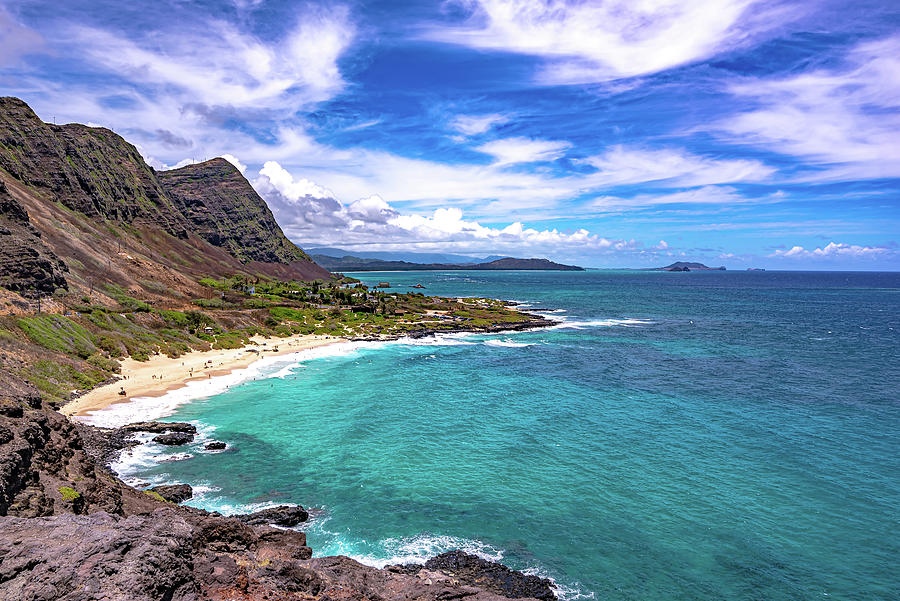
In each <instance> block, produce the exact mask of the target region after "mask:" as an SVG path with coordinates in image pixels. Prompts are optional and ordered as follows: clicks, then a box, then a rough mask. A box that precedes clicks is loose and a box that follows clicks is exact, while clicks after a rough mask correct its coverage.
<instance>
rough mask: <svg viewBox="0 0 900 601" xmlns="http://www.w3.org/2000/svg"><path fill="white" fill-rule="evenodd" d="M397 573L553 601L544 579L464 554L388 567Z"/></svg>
mask: <svg viewBox="0 0 900 601" xmlns="http://www.w3.org/2000/svg"><path fill="white" fill-rule="evenodd" d="M387 569H388V570H390V571H392V572H396V573H405V574H419V573H421V572H422V571H423V570H424V571H425V574H423V575H427V573H428V572H439V573H441V574H444V575H446V576H449V577H452V578H454V579H456V580H458V581H459V582H460V583H461V584H468V585H472V586H478V587H480V588H483V589H485V590H488V591H491V592H493V593H496V594H498V595H502V596H504V597H510V598H512V599H518V598H520V597H534V598H535V599H541V601H556V594H555V593H554V592H553V589H552V588H551V585H552V583H551V582H550V580H548V579H546V578H539V577H537V576H533V575H530V574H523V573H522V572H519V571H516V570H511V569H509V568H508V567H506V566H505V565H503V564H499V563H496V562H494V561H488V560H486V559H482V558H480V557H478V556H476V555H471V554H469V553H465V552H463V551H449V552H447V553H441V554H440V555H438V556H436V557H432V558H431V559H429V560H428V561H426V562H425V565H424V566H422V565H416V564H408V565H400V566H388V567H387Z"/></svg>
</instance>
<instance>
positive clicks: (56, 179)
mask: <svg viewBox="0 0 900 601" xmlns="http://www.w3.org/2000/svg"><path fill="white" fill-rule="evenodd" d="M0 167H2V168H3V169H4V170H5V171H6V172H7V173H9V174H10V175H11V176H12V177H14V178H15V179H17V180H19V181H20V182H22V183H24V184H27V185H29V186H31V187H33V188H34V189H35V190H37V191H38V192H39V193H43V195H44V197H45V198H46V199H47V200H48V201H50V202H59V203H61V204H63V205H64V206H66V207H68V208H70V209H72V210H74V211H78V212H80V213H83V214H85V215H87V216H88V217H91V218H100V219H107V220H111V221H121V222H126V223H130V224H134V225H138V224H145V225H152V226H157V227H160V228H162V229H164V230H165V231H167V232H169V233H171V234H174V235H176V236H178V237H181V238H183V237H185V236H187V231H188V226H187V223H186V221H185V219H184V216H183V215H181V213H180V212H179V211H178V210H177V209H176V208H175V206H174V204H173V203H172V201H171V200H170V199H169V198H168V196H167V195H166V193H165V192H164V191H163V189H162V187H161V186H160V183H159V181H158V180H157V178H156V174H155V173H154V171H153V169H151V168H150V167H149V166H148V165H147V164H146V163H145V162H144V159H143V158H141V155H140V153H138V151H137V149H136V148H135V147H134V146H132V145H131V144H129V143H128V142H126V141H125V140H124V139H122V137H121V136H118V135H117V134H115V133H113V132H112V131H110V130H108V129H104V128H100V127H87V126H85V125H79V124H70V125H51V124H49V123H44V122H43V121H41V120H40V118H38V116H37V115H35V114H34V111H32V110H31V108H30V107H29V106H28V105H27V104H25V103H24V102H22V101H21V100H19V99H18V98H0Z"/></svg>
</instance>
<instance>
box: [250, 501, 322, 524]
mask: <svg viewBox="0 0 900 601" xmlns="http://www.w3.org/2000/svg"><path fill="white" fill-rule="evenodd" d="M235 517H237V519H239V520H241V521H242V522H244V523H245V524H250V525H255V526H265V525H268V524H272V525H275V526H284V527H286V528H291V527H293V526H296V525H297V524H299V523H301V522H305V521H306V520H308V519H309V512H307V511H306V510H305V509H303V508H302V507H300V506H299V505H280V506H278V507H269V508H267V509H263V510H261V511H256V512H254V513H248V514H245V515H238V516H235Z"/></svg>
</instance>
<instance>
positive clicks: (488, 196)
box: [0, 0, 900, 270]
mask: <svg viewBox="0 0 900 601" xmlns="http://www.w3.org/2000/svg"><path fill="white" fill-rule="evenodd" d="M0 94H3V95H14V96H19V97H21V98H23V99H24V100H25V101H27V102H28V103H29V104H31V106H32V107H33V108H34V109H35V110H36V111H37V113H38V114H39V115H40V116H41V117H42V118H43V119H44V120H45V121H54V120H55V121H56V122H57V123H65V122H73V121H74V122H81V123H88V124H91V125H99V126H105V127H110V128H112V129H114V130H115V131H116V132H117V133H120V134H122V135H123V136H125V137H126V138H127V139H128V140H129V141H131V142H133V143H135V144H136V145H137V146H138V148H139V150H140V151H141V153H142V154H143V155H144V157H145V158H146V159H147V161H148V162H149V163H150V164H152V165H154V166H155V167H156V168H157V169H165V168H171V167H173V166H177V165H183V164H186V163H187V162H190V161H200V160H204V159H206V158H210V157H213V156H225V157H226V158H228V159H229V160H231V161H232V162H234V163H235V164H236V165H238V166H239V168H241V169H242V170H243V172H244V175H245V176H246V177H247V179H248V180H250V182H251V183H252V184H253V186H254V187H255V188H256V189H257V191H259V193H260V194H261V195H262V196H263V198H265V199H266V201H267V202H268V203H269V205H270V206H271V207H272V209H273V211H274V212H275V214H276V216H277V218H278V219H279V222H280V223H281V224H282V226H283V227H284V229H285V231H286V232H287V233H288V235H289V236H290V237H291V238H292V239H293V240H294V241H296V242H298V243H299V244H301V246H318V245H329V246H340V247H343V248H348V249H351V250H352V249H360V250H362V249H365V250H397V249H403V250H409V251H416V250H421V251H435V250H440V251H452V252H459V253H465V254H473V255H486V254H510V255H515V256H523V257H524V256H546V257H549V258H552V259H555V260H559V261H564V262H574V263H577V264H580V265H585V266H597V267H615V266H630V267H638V266H651V265H660V264H667V263H669V262H671V261H673V260H700V261H703V262H705V263H707V264H715V265H720V264H724V265H726V266H728V267H730V268H743V267H748V266H754V267H766V268H769V269H891V270H896V269H900V246H898V242H900V5H898V4H897V3H896V2H892V1H881V2H867V1H865V0H863V1H856V2H853V3H848V2H845V1H840V2H831V1H802V2H769V1H752V0H699V1H695V0H643V1H640V2H635V1H634V0H631V1H628V0H616V1H613V2H601V1H599V0H596V1H573V2H563V1H555V0H449V1H445V2H413V1H398V0H394V1H390V2H350V3H336V2H329V3H315V2H287V1H276V0H255V1H254V0H233V1H231V2H228V1H223V2H200V1H195V2H190V1H175V0H160V1H158V2H153V3H122V2H118V1H116V2H107V1H103V0H100V1H97V0H93V1H90V2H83V1H79V0H68V1H67V2H65V3H60V2H43V1H16V0H0Z"/></svg>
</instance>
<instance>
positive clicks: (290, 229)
mask: <svg viewBox="0 0 900 601" xmlns="http://www.w3.org/2000/svg"><path fill="white" fill-rule="evenodd" d="M253 186H254V188H256V190H257V192H259V194H260V195H261V196H262V197H263V198H264V199H265V200H266V202H267V203H268V204H269V206H270V207H271V209H272V211H273V212H274V213H275V216H276V218H277V219H278V222H279V223H280V224H281V226H282V228H283V229H284V230H285V232H286V233H287V234H288V235H289V236H290V237H291V238H292V239H294V240H296V241H297V242H299V243H301V244H307V245H308V244H341V245H358V244H373V243H374V244H380V245H383V246H384V245H396V246H404V247H410V246H413V247H420V248H428V247H429V245H434V244H439V245H441V248H444V249H450V248H454V249H457V250H490V251H500V250H510V251H511V252H515V253H518V254H521V253H525V254H528V253H530V252H536V253H545V254H546V253H548V252H554V251H559V250H560V249H567V248H568V249H575V250H580V251H584V250H594V251H623V250H626V251H627V250H635V249H638V248H640V246H641V245H640V244H639V243H637V242H635V241H634V240H630V241H629V240H610V239H607V238H604V237H601V236H599V235H597V234H592V233H591V232H589V231H588V230H585V229H578V230H575V231H572V232H562V231H559V230H558V229H555V228H554V229H544V230H538V229H535V228H530V227H527V226H525V225H524V224H523V223H522V222H520V221H515V222H513V223H510V224H509V225H507V226H505V227H490V226H485V225H482V224H480V223H479V222H478V221H475V220H471V219H466V218H465V216H464V214H463V211H462V209H460V208H458V207H439V208H437V209H435V210H434V211H432V212H430V213H428V214H424V215H422V214H415V213H401V212H400V211H399V210H397V209H396V208H394V207H393V206H391V205H390V204H389V203H387V202H386V201H385V200H384V199H382V198H381V197H380V196H377V195H374V196H367V197H364V198H360V199H359V200H356V201H354V202H352V203H350V204H349V205H344V204H343V203H342V202H340V201H339V200H337V199H336V198H335V197H334V196H333V195H332V194H331V192H330V191H329V190H327V189H326V188H324V187H322V186H319V185H317V184H315V183H313V182H311V181H310V180H308V179H305V178H295V177H294V176H293V175H291V174H290V173H289V172H288V171H287V170H286V169H284V168H283V167H282V166H281V165H279V164H278V163H276V162H274V161H270V162H267V163H266V164H265V166H264V167H263V169H262V170H261V171H260V173H259V177H258V178H256V179H255V180H253Z"/></svg>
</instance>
